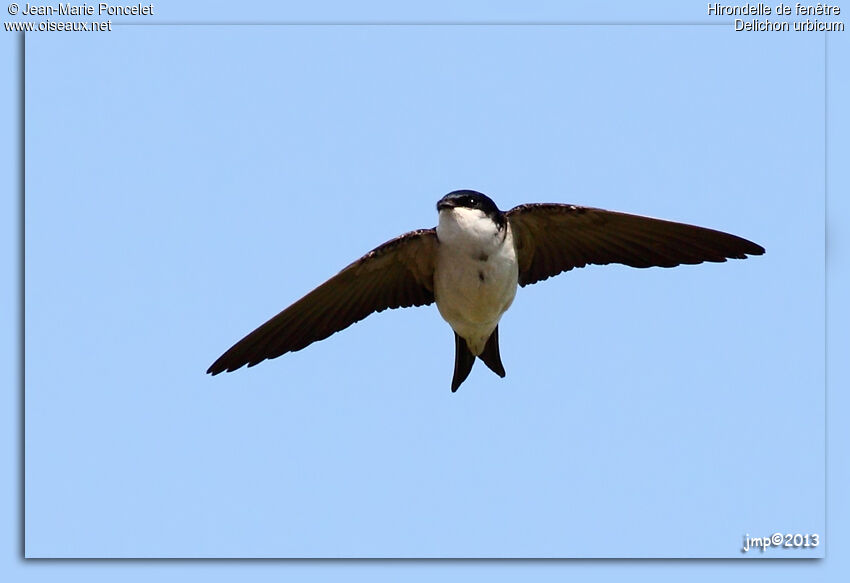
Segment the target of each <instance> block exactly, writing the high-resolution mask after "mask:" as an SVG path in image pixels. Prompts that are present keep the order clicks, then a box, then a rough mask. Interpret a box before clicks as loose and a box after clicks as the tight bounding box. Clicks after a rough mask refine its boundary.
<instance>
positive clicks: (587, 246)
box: [506, 203, 764, 286]
mask: <svg viewBox="0 0 850 583" xmlns="http://www.w3.org/2000/svg"><path fill="white" fill-rule="evenodd" d="M506 215H507V217H508V220H509V221H510V225H511V231H512V232H513V236H514V241H515V243H516V247H517V252H518V254H519V284H520V285H522V286H526V285H528V284H531V283H536V282H538V281H541V280H544V279H546V278H548V277H552V276H553V275H557V274H559V273H561V272H562V271H567V270H570V269H573V268H574V267H584V266H585V265H588V264H596V265H606V264H608V263H622V264H624V265H630V266H631V267H652V266H657V267H674V266H676V265H680V264H683V263H685V264H695V263H702V262H703V261H715V262H719V261H726V259H727V258H735V259H745V258H746V257H747V255H761V254H762V253H764V248H763V247H761V246H759V245H756V244H755V243H753V242H752V241H747V240H746V239H742V238H741V237H736V236H735V235H730V234H728V233H722V232H720V231H714V230H712V229H705V228H703V227H695V226H693V225H685V224H683V223H674V222H671V221H663V220H661V219H653V218H649V217H641V216H638V215H629V214H626V213H618V212H614V211H606V210H603V209H596V208H590V207H581V206H575V205H568V204H547V203H543V204H523V205H520V206H518V207H515V208H513V209H511V210H509V211H508V212H507V213H506Z"/></svg>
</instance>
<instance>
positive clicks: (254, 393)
mask: <svg viewBox="0 0 850 583" xmlns="http://www.w3.org/2000/svg"><path fill="white" fill-rule="evenodd" d="M616 6H617V5H615V4H611V5H609V10H608V11H605V12H597V13H593V12H590V11H589V9H582V10H580V9H578V8H576V9H574V11H570V10H567V9H566V8H562V9H560V10H554V9H552V8H551V7H548V8H547V7H546V6H544V5H539V6H537V7H536V8H539V11H535V10H533V9H529V12H528V13H525V14H520V13H518V12H516V11H511V10H508V9H501V10H502V12H501V13H500V14H501V16H502V18H503V19H504V20H506V21H510V20H512V19H513V20H544V19H545V18H547V17H550V18H552V19H554V20H559V21H564V20H601V21H619V20H620V19H626V20H650V21H652V20H654V19H652V18H649V16H650V14H649V13H647V14H642V15H640V17H639V16H638V15H635V14H634V13H633V9H628V10H625V9H624V11H622V12H618V10H617V9H615V7H616ZM662 7H663V6H662V5H659V8H658V9H657V12H653V14H654V15H656V16H655V19H660V20H668V19H669V20H679V21H688V22H692V21H698V20H700V19H702V17H703V12H702V11H703V10H704V7H701V5H699V6H698V5H697V4H694V5H693V6H691V8H690V11H685V12H682V11H683V10H684V9H683V8H682V6H677V7H676V9H675V11H673V10H672V9H671V10H669V11H664V10H662V9H661V8H662ZM533 8H534V7H533ZM373 10H374V13H373V14H374V15H378V14H383V13H381V12H380V11H379V7H377V5H376V7H375V8H374V9H373ZM367 13H368V11H367ZM162 14H163V16H162V19H163V21H181V20H191V19H193V18H195V16H193V15H192V12H191V11H189V10H188V9H187V8H186V7H183V8H182V9H181V10H180V11H175V12H174V13H173V17H166V16H165V15H164V14H165V10H163V11H162ZM329 14H333V15H336V14H340V16H339V18H343V19H351V18H353V16H352V15H351V13H350V12H349V13H346V12H341V13H337V12H332V9H331V7H328V8H327V12H326V13H318V12H316V13H304V12H300V13H296V12H293V13H286V14H283V13H262V12H258V13H257V14H256V15H250V16H249V15H248V14H247V13H245V14H238V15H234V14H232V13H229V12H226V11H224V9H222V10H221V11H220V12H215V9H214V8H209V9H207V10H206V12H205V18H204V20H210V21H227V20H228V19H235V20H246V19H256V20H263V18H267V19H268V20H269V21H280V20H286V19H287V18H291V19H294V20H311V19H317V20H318V19H321V18H322V17H324V18H328V16H327V15H329ZM392 14H393V15H394V16H395V17H397V18H398V19H410V20H417V19H425V20H427V19H428V18H429V16H431V15H433V18H434V19H437V18H438V16H440V15H439V14H438V13H437V12H436V11H435V12H433V13H426V12H423V11H422V10H421V9H420V10H411V11H410V13H402V12H399V11H396V12H395V13H392ZM477 14H484V13H483V12H478V13H476V12H475V11H474V10H472V8H470V9H469V12H467V13H463V14H461V13H458V12H454V13H451V12H448V13H446V16H445V17H443V18H446V19H453V18H455V19H456V18H461V19H464V18H466V19H474V18H475V16H476V15H477ZM375 18H377V16H375ZM388 19H390V20H391V19H392V18H389V17H388ZM833 39H836V42H835V45H836V46H837V47H841V46H842V44H841V41H840V39H839V38H838V37H837V36H836V37H830V50H831V51H832V50H833V47H832V42H833ZM7 44H9V45H11V44H12V43H9V42H8V39H7ZM836 54H837V55H843V54H846V53H843V52H839V50H836ZM59 55H62V58H63V59H67V61H68V62H72V63H73V65H74V66H73V67H71V66H63V67H57V66H56V63H57V58H58V56H59ZM823 56H824V39H823V36H822V35H819V34H799V35H785V36H783V35H760V34H743V33H735V32H733V31H731V30H730V29H727V28H726V27H718V26H678V27H673V26H237V27H232V26H231V27H227V26H206V27H183V26H168V27H148V26H145V27H142V26H134V27H119V28H118V29H117V30H116V31H114V32H113V33H110V34H105V35H101V36H90V35H77V36H74V37H67V36H65V37H63V36H55V35H49V34H43V35H30V36H28V37H27V45H26V57H27V61H26V64H27V86H26V89H27V124H26V139H27V150H26V154H27V168H26V170H27V173H26V185H27V198H26V234H27V236H26V249H27V256H26V272H27V279H26V289H27V294H26V318H27V327H26V334H27V343H26V350H27V362H26V379H27V383H26V428H27V429H26V541H25V542H26V551H27V555H28V556H30V557H220V556H227V557H302V556H308V557H334V556H349V557H410V556H418V557H541V556H542V557H656V558H659V557H660V558H663V557H740V556H741V553H740V546H741V543H742V537H743V536H744V535H747V534H748V535H751V536H765V535H770V534H772V533H774V532H777V531H779V532H789V533H824V532H825V528H826V524H825V471H824V445H825V439H824V437H825V427H824V419H825V393H824V380H825V378H824V377H825V372H824V349H825V348H824V338H825V329H824V318H823V314H824V307H825V306H824V301H825V298H827V299H828V298H829V297H830V293H829V292H827V293H825V290H824V279H825V274H824V265H825V262H824V244H823V241H824V220H823V217H824V213H825V210H826V209H825V198H824V188H825V184H824V134H823V131H824V119H823V104H824V84H823V79H824V69H823V63H824V59H823ZM839 58H840V57H838V56H836V57H835V60H836V61H838V60H839ZM789 72H792V73H793V74H789ZM833 78H834V76H833V77H831V79H830V82H831V83H832V79H833ZM833 90H836V91H837V90H846V87H842V86H841V85H838V86H837V88H836V87H833ZM836 101H837V100H836ZM842 113H843V112H836V115H835V117H834V118H831V121H830V126H833V125H835V126H836V128H838V127H842V126H840V125H836V121H837V124H840V123H841V120H842V117H841V115H842ZM843 119H844V120H845V121H846V118H843ZM843 127H846V123H845V124H844V126H843ZM834 134H836V135H837V134H840V132H839V131H837V130H836V131H835V132H834ZM837 144H838V146H837V147H839V148H840V146H841V142H840V138H838V142H837ZM830 155H831V156H834V155H835V154H834V153H833V151H832V150H831V151H830ZM840 179H841V175H840V174H838V175H836V180H840ZM829 187H830V190H831V189H833V188H835V189H836V191H837V190H838V188H837V183H836V184H835V185H834V184H832V183H830V184H829ZM455 188H476V189H479V190H482V191H484V192H486V193H488V194H490V195H491V196H492V197H493V198H494V199H495V200H496V202H497V203H498V204H499V205H500V206H501V207H502V208H505V209H507V208H510V207H511V206H514V205H516V204H519V203H522V202H530V201H551V202H570V203H576V204H584V205H590V206H599V207H603V208H610V209H616V210H621V211H627V212H634V213H639V214H647V215H652V216H658V217H663V218H668V219H673V220H680V221H683V222H690V223H695V224H700V225H704V226H708V227H712V228H717V229H721V230H726V231H729V232H733V233H736V234H739V235H742V236H745V237H747V238H750V239H753V240H755V241H757V242H758V243H760V244H762V245H763V246H765V247H766V248H767V254H766V255H765V256H763V257H759V258H754V259H749V260H747V261H733V262H729V263H725V264H719V265H716V264H712V265H702V266H696V267H693V266H691V267H682V268H677V269H673V270H661V269H652V270H634V269H628V268H624V267H604V268H601V267H591V268H587V269H583V270H576V271H573V272H570V273H568V274H566V275H562V276H560V277H558V278H556V279H553V280H551V281H547V282H545V283H542V284H538V285H535V286H532V287H529V288H525V289H522V290H520V292H519V294H518V297H517V300H516V302H515V304H514V306H513V308H512V309H511V310H510V312H509V313H508V314H507V315H506V316H505V318H504V319H503V323H502V326H501V330H502V333H501V344H502V354H503V360H504V362H505V366H506V368H507V372H508V376H507V378H505V379H504V380H501V379H499V378H497V377H496V376H494V375H493V374H492V373H490V372H489V371H487V370H486V369H485V368H484V367H483V366H478V367H476V368H475V369H474V370H473V373H472V375H471V377H470V379H469V380H468V381H467V382H466V383H465V384H464V386H463V387H462V388H461V390H460V391H459V392H458V393H457V394H454V395H452V394H451V393H450V392H449V380H450V377H451V368H452V351H453V346H452V335H451V332H450V330H449V328H448V326H447V325H446V324H445V323H444V322H443V321H442V320H441V319H440V318H439V315H438V314H437V311H436V309H435V308H433V307H430V308H419V309H415V310H403V311H392V312H386V313H383V314H380V315H377V316H373V317H371V318H369V319H367V320H366V321H364V322H361V323H359V324H357V325H356V326H354V327H352V328H350V329H348V330H346V331H344V332H342V333H340V334H337V335H335V336H333V337H331V338H330V339H328V340H326V341H323V342H321V343H319V344H316V345H314V346H311V347H309V348H308V349H306V350H304V351H302V352H299V353H295V354H290V355H286V356H284V357H281V358H279V359H276V360H274V361H271V362H266V363H263V364H262V365H260V366H258V367H256V368H253V369H251V370H242V371H239V372H236V373H233V374H230V375H222V376H219V377H215V378H211V377H209V376H207V375H205V374H203V373H204V371H205V370H206V367H207V366H208V365H209V364H210V362H212V360H214V359H215V358H216V357H217V356H218V355H219V354H220V353H221V352H222V351H223V350H224V349H226V348H227V347H229V346H230V345H231V344H232V343H233V342H235V341H236V340H238V339H239V338H241V337H242V335H244V334H245V333H246V332H248V331H250V330H251V329H253V328H254V327H256V326H257V325H259V324H260V323H262V322H263V321H265V320H266V319H267V318H268V317H270V316H272V315H273V314H275V313H277V312H278V311H279V310H280V309H282V308H284V307H286V305H288V304H289V303H291V302H292V301H294V300H296V299H298V298H299V297H300V296H301V295H303V294H304V293H306V292H307V291H309V290H310V289H312V288H313V287H314V286H315V285H317V284H319V283H321V282H322V281H324V280H325V279H326V278H328V277H329V276H331V275H333V274H334V273H335V272H336V271H338V270H339V269H340V268H342V267H343V266H345V265H346V264H347V263H349V262H350V261H351V260H353V259H355V258H357V257H358V256H359V255H361V254H362V253H364V252H366V251H368V250H369V249H371V248H373V247H375V246H376V245H378V244H380V243H382V242H383V241H385V240H387V239H389V238H391V237H393V236H395V235H397V234H399V233H401V232H404V231H407V230H411V229H414V228H419V227H430V226H433V225H434V223H435V221H436V212H435V209H434V203H435V202H436V200H437V199H438V198H439V197H440V196H442V195H443V194H444V193H445V192H448V191H449V190H453V189H455ZM828 203H829V208H828V211H829V212H830V219H829V220H830V221H831V220H833V217H836V215H835V214H834V213H835V211H836V209H837V210H838V211H839V215H838V218H837V219H836V220H841V215H840V211H841V208H842V207H841V205H842V204H845V203H843V201H836V202H833V199H829V201H828ZM843 216H844V218H845V219H846V216H847V215H846V214H845V215H843ZM829 226H830V229H832V224H829ZM320 229H325V230H333V232H334V237H332V238H330V239H328V238H322V237H319V236H317V234H318V233H320ZM830 232H832V231H830ZM829 242H830V243H832V238H830V239H829ZM841 242H842V239H841V238H840V237H837V238H836V244H837V245H840V244H841ZM838 273H839V275H837V276H835V279H833V278H832V276H830V279H831V282H830V283H831V284H835V282H836V281H837V282H838V285H839V286H840V285H844V284H843V283H842V282H843V281H844V280H843V279H842V278H841V275H840V272H838ZM832 297H833V298H834V297H835V296H832ZM838 310H840V307H839V308H837V309H836V311H835V312H833V311H832V310H831V309H830V314H835V313H838ZM830 350H834V348H833V347H831V348H830ZM832 386H836V385H834V384H833V385H832ZM830 399H832V395H830ZM830 402H832V401H830ZM831 426H832V427H835V423H833V424H832V425H831ZM821 536H824V535H823V534H821ZM831 544H836V543H835V539H831ZM824 549H825V547H824V546H821V547H819V548H818V549H814V550H808V551H797V552H795V551H788V552H783V551H779V550H776V551H775V552H773V551H772V552H768V553H765V555H763V556H773V557H783V558H785V557H788V558H790V557H803V556H806V557H822V556H824ZM659 567H660V565H659ZM316 568H317V569H318V568H319V566H317V567H316ZM326 568H327V567H326ZM333 568H334V569H339V568H340V567H333ZM394 568H399V567H398V565H396V567H394ZM441 568H442V567H441ZM468 568H469V567H463V568H460V567H459V569H461V571H462V570H463V569H468ZM789 569H794V570H797V569H799V567H789ZM312 574H313V575H315V576H319V574H318V572H313V573H312Z"/></svg>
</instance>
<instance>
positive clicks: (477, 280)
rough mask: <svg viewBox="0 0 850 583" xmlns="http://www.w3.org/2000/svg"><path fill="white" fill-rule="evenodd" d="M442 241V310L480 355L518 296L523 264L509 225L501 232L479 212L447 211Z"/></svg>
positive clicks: (438, 273) (438, 280) (438, 275)
mask: <svg viewBox="0 0 850 583" xmlns="http://www.w3.org/2000/svg"><path fill="white" fill-rule="evenodd" d="M437 239H438V240H439V242H440V245H439V247H438V250H437V262H436V266H435V269H434V297H435V300H436V302H437V308H438V309H439V310H440V315H441V316H442V317H443V319H444V320H445V321H446V322H448V323H449V325H450V326H451V327H452V329H454V331H455V332H457V333H458V335H460V336H461V337H463V338H464V339H465V340H466V342H467V345H468V346H469V349H470V350H471V351H472V352H473V354H475V355H478V354H481V352H482V351H483V350H484V345H485V344H486V343H487V339H488V338H489V337H490V334H492V332H493V330H494V329H495V328H496V326H497V325H498V323H499V319H500V318H501V317H502V314H504V313H505V310H507V309H508V308H509V307H510V305H511V302H513V300H514V296H515V295H516V288H517V276H518V267H517V259H516V249H515V248H514V243H513V235H512V234H511V231H510V225H508V224H506V225H505V226H504V228H503V229H502V230H499V229H497V227H496V225H495V223H494V222H493V221H492V220H491V219H490V218H488V217H487V216H486V215H485V214H484V213H483V212H481V211H479V210H474V209H467V208H455V209H444V210H441V211H440V222H439V224H438V225H437Z"/></svg>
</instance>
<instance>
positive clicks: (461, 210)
mask: <svg viewBox="0 0 850 583" xmlns="http://www.w3.org/2000/svg"><path fill="white" fill-rule="evenodd" d="M437 211H438V214H439V222H438V224H437V226H436V227H435V228H432V229H419V230H416V231H411V232H409V233H405V234H403V235H401V236H399V237H396V238H395V239H392V240H390V241H388V242H386V243H384V244H383V245H381V246H379V247H377V248H375V249H373V250H372V251H370V252H369V253H367V254H366V255H364V256H363V257H361V258H360V259H358V260H357V261H355V262H354V263H352V264H350V265H349V266H348V267H346V268H345V269H343V270H342V271H340V272H339V273H338V274H336V275H335V276H333V277H332V278H330V279H329V280H328V281H326V282H325V283H323V284H322V285H320V286H319V287H317V288H316V289H314V290H313V291H311V292H310V293H308V294H307V295H306V296H304V297H303V298H301V299H300V300H298V301H297V302H295V303H294V304H292V305H291V306H289V307H288V308H286V309H285V310H283V311H282V312H281V313H279V314H278V315H276V316H275V317H273V318H272V319H271V320H269V321H268V322H266V323H265V324H263V325H262V326H260V327H259V328H257V329H256V330H254V331H253V332H251V333H250V334H248V335H247V336H245V338H243V339H242V340H240V341H239V342H237V343H236V344H234V345H233V347H232V348H230V349H229V350H228V351H227V352H225V353H224V354H222V355H221V357H219V359H218V360H216V361H215V362H214V363H213V364H212V366H210V368H209V369H208V370H207V372H208V373H210V374H213V375H216V374H218V373H220V372H223V371H228V372H230V371H234V370H236V369H238V368H241V367H242V366H245V365H248V366H249V367H250V366H254V365H255V364H258V363H260V362H262V361H264V360H266V359H270V358H277V357H278V356H280V355H282V354H285V353H287V352H294V351H296V350H301V349H302V348H305V347H306V346H309V345H310V344H312V343H313V342H316V341H318V340H323V339H325V338H327V337H328V336H330V335H331V334H334V333H335V332H339V331H340V330H343V329H345V328H347V327H349V326H351V325H352V324H354V323H355V322H357V321H359V320H362V319H363V318H365V317H366V316H368V315H369V314H371V313H373V312H381V311H383V310H385V309H387V308H406V307H410V306H424V305H428V304H431V303H436V304H437V309H438V310H439V312H440V315H441V316H442V317H443V319H444V320H445V321H446V322H448V324H449V325H450V326H451V327H452V330H453V331H454V339H455V363H454V374H453V377H452V384H451V389H452V392H455V391H457V389H458V387H460V385H461V383H463V381H464V380H466V378H467V376H469V373H470V371H471V370H472V365H473V364H474V363H475V358H476V357H478V358H480V359H481V360H482V361H483V362H484V364H485V365H486V366H487V367H488V368H489V369H490V370H492V371H493V372H494V373H496V374H497V375H499V376H500V377H504V376H505V367H504V366H503V365H502V359H501V356H500V354H499V320H500V319H501V317H502V315H503V314H504V313H505V311H506V310H507V309H508V308H509V307H510V305H511V303H512V302H513V300H514V296H515V295H516V291H517V286H520V287H525V286H527V285H529V284H532V283H537V282H538V281H543V280H545V279H548V278H549V277H552V276H553V275H557V274H559V273H562V272H564V271H569V270H570V269H573V268H576V267H584V266H585V265H589V264H595V265H607V264H609V263H621V264H624V265H629V266H631V267H653V266H657V267H674V266H676V265H681V264H696V263H702V262H704V261H712V262H721V261H726V259H727V258H734V259H745V258H746V257H747V255H761V254H763V253H764V248H763V247H761V246H759V245H757V244H755V243H753V242H752V241H748V240H746V239H743V238H741V237H737V236H735V235H730V234H728V233H723V232H720V231H714V230H712V229H706V228H703V227H696V226H693V225H686V224H683V223H675V222H671V221H665V220H661V219H654V218H649V217H643V216H638V215H632V214H626V213H620V212H614V211H607V210H603V209H598V208H591V207H582V206H576V205H571V204H556V203H535V204H521V205H519V206H517V207H514V208H512V209H511V210H509V211H506V212H504V211H501V210H499V208H498V207H497V206H496V203H494V202H493V201H492V200H491V199H490V198H489V197H487V196H486V195H484V194H482V193H480V192H477V191H474V190H455V191H453V192H450V193H449V194H447V195H446V196H444V197H443V198H441V199H440V200H439V201H438V202H437Z"/></svg>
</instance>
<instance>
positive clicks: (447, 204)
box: [437, 200, 455, 211]
mask: <svg viewBox="0 0 850 583" xmlns="http://www.w3.org/2000/svg"><path fill="white" fill-rule="evenodd" d="M453 208H455V205H454V204H452V202H451V201H448V200H441V201H440V202H438V203H437V210H438V211H441V210H445V209H453Z"/></svg>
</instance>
